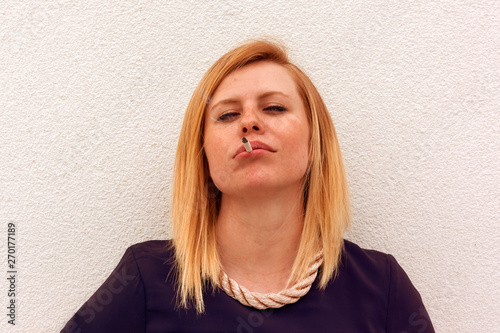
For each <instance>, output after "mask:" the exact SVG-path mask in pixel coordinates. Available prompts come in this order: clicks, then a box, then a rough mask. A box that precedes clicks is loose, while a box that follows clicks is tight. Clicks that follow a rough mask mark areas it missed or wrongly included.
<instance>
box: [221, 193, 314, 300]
mask: <svg viewBox="0 0 500 333" xmlns="http://www.w3.org/2000/svg"><path fill="white" fill-rule="evenodd" d="M302 207H303V205H302V199H301V196H300V195H297V192H295V193H293V194H283V193H280V194H279V195H276V194H275V195H273V196H266V197H245V198H242V197H232V196H227V195H226V196H223V198H222V202H221V209H220V213H219V218H218V221H217V225H216V237H217V245H218V251H219V256H220V259H221V262H222V266H223V268H224V271H225V272H226V274H227V275H228V276H229V277H230V278H232V279H234V280H235V281H236V282H238V283H239V284H240V285H242V286H244V287H246V288H247V289H249V290H250V291H255V292H262V293H268V292H279V291H281V290H282V289H284V288H286V287H287V285H286V284H287V281H288V278H289V276H290V273H291V270H292V266H293V262H294V260H295V257H296V255H297V250H298V247H299V243H300V236H301V233H302V227H303V221H304V213H303V208H302Z"/></svg>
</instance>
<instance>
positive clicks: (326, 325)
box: [63, 41, 434, 332]
mask: <svg viewBox="0 0 500 333" xmlns="http://www.w3.org/2000/svg"><path fill="white" fill-rule="evenodd" d="M174 172H175V184H174V193H173V206H172V225H173V232H174V237H173V240H172V241H149V242H145V243H141V244H136V245H134V246H132V247H130V248H129V249H128V250H127V251H126V253H125V255H124V257H123V258H122V260H121V261H120V263H119V264H118V267H117V268H116V269H115V271H114V272H113V273H112V274H111V276H110V277H109V278H108V280H107V281H106V282H105V283H104V284H103V285H102V286H101V288H100V289H99V290H98V291H97V292H96V293H95V294H94V295H93V296H92V297H91V298H90V300H89V301H88V302H87V303H86V304H84V305H83V307H82V308H81V309H80V310H79V311H78V312H77V313H76V314H75V316H74V317H73V318H72V320H70V322H68V324H67V325H66V327H65V328H64V329H63V332H331V331H337V332H433V331H434V330H433V328H432V324H431V322H430V320H429V317H428V315H427V312H426V310H425V308H424V305H423V303H422V301H421V298H420V295H419V294H418V292H417V291H416V290H415V288H414V287H413V285H412V284H411V282H410V280H409V279H408V277H407V276H406V274H405V273H404V271H403V270H402V268H401V267H400V266H399V265H398V264H397V262H396V261H395V259H394V258H393V257H392V256H390V255H386V254H383V253H380V252H376V251H371V250H363V249H361V248H359V247H358V246H356V245H355V244H353V243H351V242H348V241H344V240H343V238H342V237H343V232H344V231H345V229H346V228H347V226H348V224H349V200H348V191H347V184H346V178H345V174H344V169H343V164H342V157H341V153H340V148H339V145H338V141H337V138H336V134H335V130H334V127H333V124H332V121H331V119H330V116H329V114H328V111H327V109H326V106H325V105H324V103H323V101H322V99H321V97H320V96H319V93H318V92H317V90H316V88H315V87H314V85H313V84H312V82H311V81H310V80H309V78H308V77H307V76H306V75H305V74H304V73H303V72H302V71H301V70H300V69H298V68H297V67H296V66H295V65H293V64H291V63H290V62H289V60H288V58H287V55H286V52H285V50H284V49H283V48H282V47H281V46H279V45H277V44H274V43H271V42H268V41H255V42H250V43H247V44H244V45H242V46H240V47H237V48H236V49H234V50H232V51H230V52H229V53H227V54H226V55H224V56H223V57H222V58H220V59H219V60H218V61H217V62H216V63H215V64H214V65H213V66H212V67H211V68H210V69H209V70H208V72H207V73H206V74H205V76H204V77H203V79H202V80H201V82H200V83H199V85H198V87H197V88H196V90H195V92H194V94H193V96H192V99H191V101H190V103H189V106H188V108H187V112H186V115H185V119H184V124H183V127H182V130H181V134H180V139H179V144H178V148H177V156H176V161H175V171H174Z"/></svg>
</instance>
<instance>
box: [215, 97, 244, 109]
mask: <svg viewBox="0 0 500 333" xmlns="http://www.w3.org/2000/svg"><path fill="white" fill-rule="evenodd" d="M235 103H238V99H236V98H226V99H221V100H220V101H218V102H217V103H215V104H214V105H212V106H209V107H208V109H209V110H210V111H211V110H214V109H216V108H217V107H219V106H222V105H226V104H235Z"/></svg>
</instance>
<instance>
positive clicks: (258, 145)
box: [233, 141, 276, 158]
mask: <svg viewBox="0 0 500 333" xmlns="http://www.w3.org/2000/svg"><path fill="white" fill-rule="evenodd" d="M248 142H249V143H250V145H251V146H252V149H253V150H252V151H251V152H247V151H246V149H245V147H244V146H243V145H241V146H240V147H239V148H238V150H237V151H236V153H235V154H234V156H233V158H235V157H236V156H238V155H239V154H242V153H246V154H248V155H251V154H252V153H253V152H254V151H258V150H259V149H260V150H267V151H269V152H271V153H274V152H276V151H275V150H274V149H272V148H271V147H269V146H268V145H266V144H265V143H263V142H260V141H248Z"/></svg>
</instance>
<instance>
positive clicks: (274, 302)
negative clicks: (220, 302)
mask: <svg viewBox="0 0 500 333" xmlns="http://www.w3.org/2000/svg"><path fill="white" fill-rule="evenodd" d="M322 264H323V251H320V252H319V253H318V254H317V255H316V257H314V260H313V261H312V263H311V265H310V266H309V268H308V270H307V275H306V277H305V278H304V279H303V280H302V281H299V282H298V283H296V284H294V285H293V286H292V287H291V288H288V289H285V290H282V291H280V292H279V293H276V294H273V293H268V294H263V293H256V292H252V291H249V290H248V289H247V288H245V287H243V286H240V285H239V284H238V283H237V282H236V281H234V280H233V279H231V278H230V277H228V276H227V274H226V272H224V271H221V275H220V277H219V285H220V286H221V287H222V290H224V292H225V293H226V294H228V295H229V296H231V297H232V298H234V299H236V300H237V301H239V302H240V303H241V304H243V305H246V306H251V307H253V308H256V309H259V310H264V309H269V308H274V309H276V308H281V307H282V306H284V305H286V304H293V303H295V302H297V301H298V300H299V298H301V297H302V296H304V295H305V294H307V292H308V291H309V289H311V285H312V284H313V282H314V280H315V279H316V276H317V275H318V269H319V267H320V266H321V265H322Z"/></svg>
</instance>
